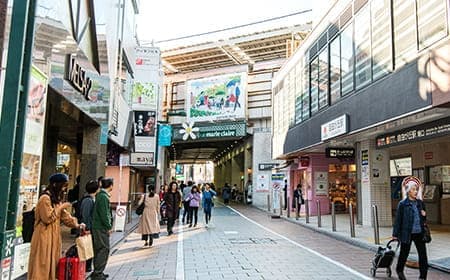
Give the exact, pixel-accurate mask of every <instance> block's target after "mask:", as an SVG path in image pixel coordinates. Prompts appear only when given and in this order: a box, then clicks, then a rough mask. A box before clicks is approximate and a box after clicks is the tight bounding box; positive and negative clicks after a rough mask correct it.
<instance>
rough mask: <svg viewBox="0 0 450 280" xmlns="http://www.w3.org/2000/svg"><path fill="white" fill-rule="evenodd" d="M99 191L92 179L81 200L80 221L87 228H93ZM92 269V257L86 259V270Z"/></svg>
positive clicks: (89, 229)
mask: <svg viewBox="0 0 450 280" xmlns="http://www.w3.org/2000/svg"><path fill="white" fill-rule="evenodd" d="M97 192H98V184H97V182H96V181H94V180H91V181H89V182H88V183H87V184H86V193H85V195H84V196H83V198H82V199H81V201H80V218H81V219H80V221H81V222H83V223H84V224H85V225H86V230H88V231H91V230H92V220H93V218H94V205H95V195H96V194H97ZM91 271H92V259H89V260H86V272H91Z"/></svg>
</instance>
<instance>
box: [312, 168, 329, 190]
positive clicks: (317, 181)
mask: <svg viewBox="0 0 450 280" xmlns="http://www.w3.org/2000/svg"><path fill="white" fill-rule="evenodd" d="M314 186H315V189H316V195H328V173H327V172H314Z"/></svg>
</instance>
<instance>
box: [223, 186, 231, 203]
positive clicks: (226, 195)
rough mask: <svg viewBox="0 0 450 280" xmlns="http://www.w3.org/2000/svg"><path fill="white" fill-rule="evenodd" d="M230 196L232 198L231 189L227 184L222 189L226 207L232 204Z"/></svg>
mask: <svg viewBox="0 0 450 280" xmlns="http://www.w3.org/2000/svg"><path fill="white" fill-rule="evenodd" d="M230 196H231V187H230V185H228V183H225V186H224V187H223V189H222V198H223V202H224V203H225V205H228V203H230Z"/></svg>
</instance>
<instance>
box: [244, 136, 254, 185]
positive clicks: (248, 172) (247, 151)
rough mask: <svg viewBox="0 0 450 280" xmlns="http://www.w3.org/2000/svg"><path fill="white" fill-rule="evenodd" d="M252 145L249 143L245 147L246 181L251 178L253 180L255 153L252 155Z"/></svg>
mask: <svg viewBox="0 0 450 280" xmlns="http://www.w3.org/2000/svg"><path fill="white" fill-rule="evenodd" d="M252 151H253V149H252V147H251V146H250V145H249V146H248V147H245V149H244V183H247V182H248V181H249V180H252V177H251V176H252V174H253V164H252V160H253V155H252Z"/></svg>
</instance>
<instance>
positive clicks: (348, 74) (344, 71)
mask: <svg viewBox="0 0 450 280" xmlns="http://www.w3.org/2000/svg"><path fill="white" fill-rule="evenodd" d="M353 63H354V60H353V24H350V25H349V26H347V27H346V28H345V29H344V30H343V31H342V33H341V76H342V95H345V94H347V93H349V92H351V91H352V90H353Z"/></svg>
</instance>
